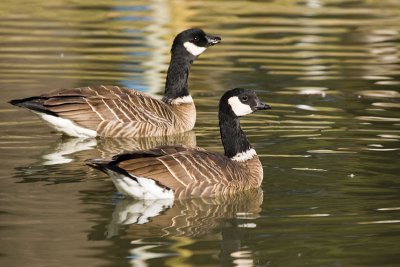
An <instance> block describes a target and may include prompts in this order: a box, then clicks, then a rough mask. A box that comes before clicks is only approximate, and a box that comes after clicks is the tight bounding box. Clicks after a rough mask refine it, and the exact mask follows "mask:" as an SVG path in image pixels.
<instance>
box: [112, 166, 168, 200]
mask: <svg viewBox="0 0 400 267" xmlns="http://www.w3.org/2000/svg"><path fill="white" fill-rule="evenodd" d="M107 173H108V175H109V176H110V177H111V180H112V181H113V183H114V185H115V187H116V188H117V189H118V191H119V192H120V193H121V194H123V195H126V196H130V197H133V198H139V199H174V192H173V191H172V190H171V189H166V188H163V187H161V186H159V185H158V184H156V182H155V181H154V180H152V179H149V178H145V177H135V178H136V180H137V181H135V180H134V179H132V178H131V177H127V176H125V175H122V174H119V173H116V172H113V171H111V170H107Z"/></svg>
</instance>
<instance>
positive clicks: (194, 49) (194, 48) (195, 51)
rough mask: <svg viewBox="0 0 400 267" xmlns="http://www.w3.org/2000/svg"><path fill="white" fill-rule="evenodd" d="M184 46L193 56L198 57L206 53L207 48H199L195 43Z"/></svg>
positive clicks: (186, 43) (187, 43)
mask: <svg viewBox="0 0 400 267" xmlns="http://www.w3.org/2000/svg"><path fill="white" fill-rule="evenodd" d="M183 46H184V47H185V48H186V50H187V51H188V52H189V53H190V54H192V55H193V56H196V57H197V56H198V55H200V54H201V53H203V52H204V51H206V49H207V47H201V46H197V45H195V44H194V43H191V42H185V43H184V44H183Z"/></svg>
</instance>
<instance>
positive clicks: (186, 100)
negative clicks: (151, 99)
mask: <svg viewBox="0 0 400 267" xmlns="http://www.w3.org/2000/svg"><path fill="white" fill-rule="evenodd" d="M191 103H193V98H192V96H191V95H187V96H182V97H178V98H175V99H174V100H172V101H171V104H172V105H180V104H191Z"/></svg>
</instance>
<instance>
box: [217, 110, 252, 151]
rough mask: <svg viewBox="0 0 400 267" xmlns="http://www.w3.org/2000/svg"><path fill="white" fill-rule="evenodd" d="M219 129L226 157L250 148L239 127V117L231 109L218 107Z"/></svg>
mask: <svg viewBox="0 0 400 267" xmlns="http://www.w3.org/2000/svg"><path fill="white" fill-rule="evenodd" d="M228 111H229V112H228ZM219 129H220V133H221V140H222V144H223V146H224V149H225V156H227V157H228V158H232V157H234V156H235V155H237V154H238V153H241V152H245V151H247V150H249V149H250V148H251V145H250V143H249V141H248V140H247V137H246V135H245V134H244V132H243V130H242V128H240V120H239V118H238V117H237V116H235V115H234V114H233V112H232V110H231V109H228V108H223V107H221V108H220V111H219Z"/></svg>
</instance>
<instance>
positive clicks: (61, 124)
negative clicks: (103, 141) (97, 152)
mask: <svg viewBox="0 0 400 267" xmlns="http://www.w3.org/2000/svg"><path fill="white" fill-rule="evenodd" d="M35 113H36V114H38V115H39V116H40V117H41V118H42V119H43V120H45V121H47V122H48V123H50V125H51V126H53V127H54V128H56V129H57V130H58V131H61V132H64V133H66V134H67V135H69V136H75V137H96V135H97V134H96V131H93V130H90V129H86V128H83V127H81V126H78V125H76V124H75V123H74V122H73V121H71V120H67V119H64V118H60V117H56V116H52V115H49V114H44V113H38V112H35Z"/></svg>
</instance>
